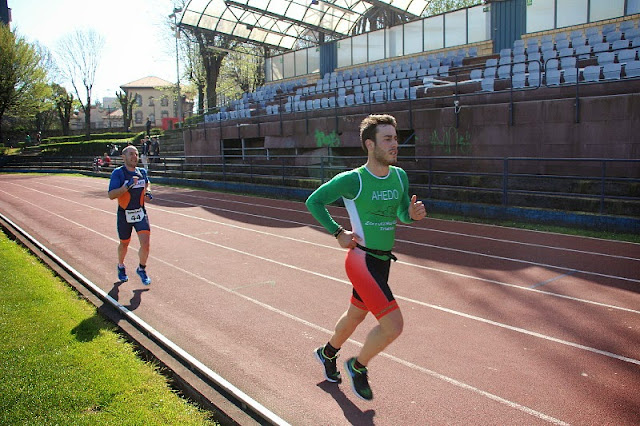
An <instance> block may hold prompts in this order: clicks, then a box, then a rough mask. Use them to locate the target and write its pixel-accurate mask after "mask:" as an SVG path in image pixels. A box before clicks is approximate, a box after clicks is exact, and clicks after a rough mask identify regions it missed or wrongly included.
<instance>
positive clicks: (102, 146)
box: [40, 138, 138, 156]
mask: <svg viewBox="0 0 640 426" xmlns="http://www.w3.org/2000/svg"><path fill="white" fill-rule="evenodd" d="M133 139H135V138H132V139H131V140H125V139H107V140H100V141H87V142H62V143H53V144H42V145H40V149H41V150H42V151H41V152H42V155H48V156H56V155H65V156H66V155H102V154H104V153H105V152H107V153H108V152H109V147H110V145H111V144H114V145H117V146H118V148H120V150H122V148H124V147H125V146H127V144H128V143H129V142H132V143H133V144H137V143H138V142H137V141H135V140H133Z"/></svg>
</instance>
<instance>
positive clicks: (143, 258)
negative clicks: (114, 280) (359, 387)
mask: <svg viewBox="0 0 640 426" xmlns="http://www.w3.org/2000/svg"><path fill="white" fill-rule="evenodd" d="M150 237H151V233H150V232H149V231H140V232H138V240H139V241H140V250H139V251H138V256H139V257H140V264H141V265H146V264H147V259H148V258H149V247H150V245H151V243H150V240H151V238H150Z"/></svg>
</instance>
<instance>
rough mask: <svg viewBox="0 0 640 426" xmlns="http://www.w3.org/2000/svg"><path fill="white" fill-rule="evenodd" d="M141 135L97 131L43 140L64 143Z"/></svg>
mask: <svg viewBox="0 0 640 426" xmlns="http://www.w3.org/2000/svg"><path fill="white" fill-rule="evenodd" d="M139 135H141V133H125V132H114V133H96V134H92V135H90V136H88V137H87V135H77V136H53V137H50V138H46V139H44V140H43V141H42V142H43V143H46V144H53V143H63V142H85V141H96V140H107V139H109V140H113V139H130V138H132V137H137V136H139Z"/></svg>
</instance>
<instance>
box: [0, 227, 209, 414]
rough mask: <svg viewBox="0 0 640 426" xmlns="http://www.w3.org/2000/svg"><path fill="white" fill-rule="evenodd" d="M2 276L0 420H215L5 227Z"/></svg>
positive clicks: (0, 252) (0, 265)
mask: <svg viewBox="0 0 640 426" xmlns="http://www.w3.org/2000/svg"><path fill="white" fill-rule="evenodd" d="M0 276H1V277H2V279H1V280H0V371H2V380H0V424H33V425H36V424H37V425H48V424H74V425H84V424H87V425H90V424H91V425H92V424H101V425H102V424H107V425H109V424H113V425H116V424H117V425H123V424H124V425H126V424H136V425H143V424H144V425H167V424H173V425H178V424H179V425H207V424H215V423H213V422H212V421H211V419H210V418H209V413H207V412H204V411H202V410H199V409H198V408H196V407H195V406H194V405H192V404H190V403H188V402H187V401H186V400H184V399H183V398H181V397H180V396H179V395H178V394H177V393H176V392H175V391H174V390H172V389H171V388H170V387H169V385H168V381H167V378H166V377H164V376H162V375H161V374H160V372H159V368H158V367H157V366H155V365H153V364H150V363H148V362H145V361H143V360H142V359H141V358H139V357H137V356H136V353H135V350H134V348H133V346H132V345H131V344H130V343H128V342H126V341H125V340H124V339H123V338H122V337H121V336H120V335H119V334H117V332H116V327H115V326H113V325H112V324H111V323H109V322H108V321H106V320H105V319H103V318H102V317H101V316H99V315H98V313H97V311H96V308H95V307H94V306H93V305H90V304H89V303H88V302H86V301H84V300H82V299H80V298H79V297H78V295H77V294H76V293H75V292H74V291H73V290H72V289H71V288H70V287H69V286H68V285H67V284H65V283H64V282H62V281H61V280H60V279H59V278H57V277H55V276H54V275H53V273H52V272H51V271H50V270H49V269H47V267H45V266H44V265H43V264H41V263H40V262H39V260H37V259H36V258H35V257H33V256H32V255H31V254H29V253H28V252H27V250H26V249H24V248H22V247H20V246H18V245H17V244H16V243H15V242H13V241H11V240H9V239H8V238H7V236H6V235H5V234H3V233H0Z"/></svg>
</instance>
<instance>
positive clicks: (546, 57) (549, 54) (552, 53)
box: [542, 50, 558, 62]
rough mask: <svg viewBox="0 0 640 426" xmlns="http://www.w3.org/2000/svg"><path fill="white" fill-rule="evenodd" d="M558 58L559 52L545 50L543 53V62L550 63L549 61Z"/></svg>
mask: <svg viewBox="0 0 640 426" xmlns="http://www.w3.org/2000/svg"><path fill="white" fill-rule="evenodd" d="M557 57H558V51H557V50H543V51H542V60H543V61H545V62H546V61H548V60H549V59H552V58H557Z"/></svg>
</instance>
